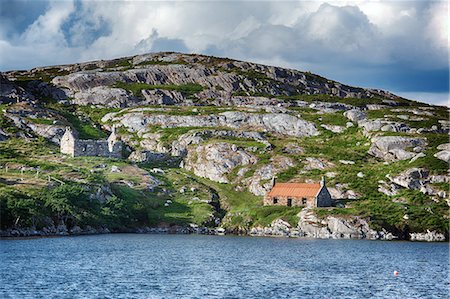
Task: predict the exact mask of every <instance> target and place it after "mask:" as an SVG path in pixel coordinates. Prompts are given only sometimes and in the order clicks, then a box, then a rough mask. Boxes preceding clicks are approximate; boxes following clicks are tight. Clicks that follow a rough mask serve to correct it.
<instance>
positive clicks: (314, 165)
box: [303, 157, 334, 170]
mask: <svg viewBox="0 0 450 299" xmlns="http://www.w3.org/2000/svg"><path fill="white" fill-rule="evenodd" d="M303 163H304V164H305V167H304V169H305V170H312V169H320V170H324V169H328V168H331V167H333V166H334V164H333V163H331V162H329V161H327V160H325V159H322V158H314V157H307V158H305V160H304V161H303Z"/></svg>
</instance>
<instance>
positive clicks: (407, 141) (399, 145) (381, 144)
mask: <svg viewBox="0 0 450 299" xmlns="http://www.w3.org/2000/svg"><path fill="white" fill-rule="evenodd" d="M371 141H372V145H371V147H370V149H369V151H368V153H369V154H370V155H372V156H375V157H377V158H380V159H383V160H385V161H399V160H406V159H411V158H413V157H414V156H415V154H414V153H412V152H409V151H407V150H406V149H409V148H414V147H418V146H419V147H421V148H423V147H425V145H426V139H424V138H415V137H403V136H381V137H373V138H372V140H371Z"/></svg>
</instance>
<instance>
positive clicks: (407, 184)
mask: <svg viewBox="0 0 450 299" xmlns="http://www.w3.org/2000/svg"><path fill="white" fill-rule="evenodd" d="M428 176H429V171H428V170H427V169H424V168H411V169H408V170H405V171H403V172H402V173H400V174H399V175H398V176H395V177H391V176H387V177H388V179H389V180H390V181H391V182H392V183H394V184H397V185H399V186H401V187H403V188H407V189H411V190H419V189H420V188H422V187H423V186H425V185H426V184H427V183H428Z"/></svg>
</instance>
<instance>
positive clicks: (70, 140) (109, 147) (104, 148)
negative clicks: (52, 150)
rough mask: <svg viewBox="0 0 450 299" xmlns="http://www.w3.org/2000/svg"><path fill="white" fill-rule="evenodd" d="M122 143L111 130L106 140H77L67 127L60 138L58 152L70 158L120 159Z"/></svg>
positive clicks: (114, 131)
mask: <svg viewBox="0 0 450 299" xmlns="http://www.w3.org/2000/svg"><path fill="white" fill-rule="evenodd" d="M122 148H123V142H122V141H120V139H119V138H118V136H117V135H116V130H115V128H113V130H112V132H111V135H109V137H108V139H106V140H91V139H88V140H81V139H78V138H77V137H76V136H75V135H74V133H73V131H72V128H70V127H67V128H66V132H65V133H64V135H63V136H62V138H61V146H60V150H61V153H62V154H67V155H70V156H72V157H79V156H94V157H108V158H122Z"/></svg>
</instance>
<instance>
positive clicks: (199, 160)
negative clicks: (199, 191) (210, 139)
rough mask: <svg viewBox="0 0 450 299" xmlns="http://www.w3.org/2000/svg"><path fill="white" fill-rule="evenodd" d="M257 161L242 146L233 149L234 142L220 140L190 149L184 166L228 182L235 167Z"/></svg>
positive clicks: (211, 178) (200, 173)
mask: <svg viewBox="0 0 450 299" xmlns="http://www.w3.org/2000/svg"><path fill="white" fill-rule="evenodd" d="M256 161H257V159H256V157H254V156H252V155H250V154H248V153H247V152H246V151H245V150H243V149H241V148H237V149H236V150H233V145H232V144H229V143H226V142H218V143H211V144H206V145H200V146H197V147H196V148H195V149H192V150H189V151H188V154H187V157H186V159H185V163H184V168H186V169H187V170H190V171H193V172H194V173H195V174H196V175H198V176H200V177H203V178H208V179H210V180H212V181H215V182H220V183H228V182H229V179H228V178H227V174H229V173H230V172H231V171H232V170H233V169H234V168H236V167H238V166H242V165H248V164H254V163H256Z"/></svg>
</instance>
